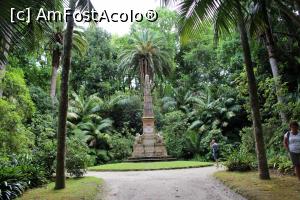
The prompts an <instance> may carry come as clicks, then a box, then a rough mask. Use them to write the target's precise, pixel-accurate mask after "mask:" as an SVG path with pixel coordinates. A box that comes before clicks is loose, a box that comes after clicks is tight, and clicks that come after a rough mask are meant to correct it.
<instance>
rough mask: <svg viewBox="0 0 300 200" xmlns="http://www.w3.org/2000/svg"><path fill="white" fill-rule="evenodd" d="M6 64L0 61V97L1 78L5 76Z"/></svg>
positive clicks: (1, 94)
mask: <svg viewBox="0 0 300 200" xmlns="http://www.w3.org/2000/svg"><path fill="white" fill-rule="evenodd" d="M5 68H6V64H5V63H3V62H1V61H0V98H2V96H3V89H4V88H3V83H2V82H3V79H4V76H5Z"/></svg>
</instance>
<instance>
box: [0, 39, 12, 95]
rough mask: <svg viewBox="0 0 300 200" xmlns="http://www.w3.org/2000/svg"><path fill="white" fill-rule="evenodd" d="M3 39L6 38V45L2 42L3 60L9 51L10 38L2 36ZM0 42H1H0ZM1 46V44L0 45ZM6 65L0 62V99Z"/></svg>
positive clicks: (4, 62)
mask: <svg viewBox="0 0 300 200" xmlns="http://www.w3.org/2000/svg"><path fill="white" fill-rule="evenodd" d="M4 37H6V38H5V39H6V43H5V41H3V42H4V44H3V47H4V48H3V55H4V57H5V58H7V55H8V51H9V49H10V41H11V39H10V38H11V37H10V36H4ZM0 42H1V41H0ZM0 44H1V43H0ZM6 65H7V63H6V61H2V62H1V61H0V98H2V96H3V89H4V88H3V83H2V82H3V79H4V76H5V69H6Z"/></svg>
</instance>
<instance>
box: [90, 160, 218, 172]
mask: <svg viewBox="0 0 300 200" xmlns="http://www.w3.org/2000/svg"><path fill="white" fill-rule="evenodd" d="M212 165H213V164H212V163H209V162H198V161H169V162H138V163H129V162H128V163H126V162H124V163H115V164H106V165H100V166H94V167H90V168H89V170H91V171H144V170H162V169H181V168H197V167H206V166H212Z"/></svg>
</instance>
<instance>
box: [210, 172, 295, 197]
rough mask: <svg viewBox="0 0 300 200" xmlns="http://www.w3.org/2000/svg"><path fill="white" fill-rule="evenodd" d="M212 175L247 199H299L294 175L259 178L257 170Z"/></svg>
mask: <svg viewBox="0 0 300 200" xmlns="http://www.w3.org/2000/svg"><path fill="white" fill-rule="evenodd" d="M214 176H215V177H216V178H217V179H219V180H221V181H222V182H224V184H225V185H227V186H229V187H230V188H232V189H233V190H235V191H236V192H237V193H239V194H241V195H242V196H244V197H246V198H247V199H249V200H270V199H272V200H292V199H294V200H296V199H300V182H299V181H298V179H297V178H296V177H292V176H280V175H277V174H271V180H260V179H259V178H258V173H257V172H224V171H222V172H217V173H215V174H214Z"/></svg>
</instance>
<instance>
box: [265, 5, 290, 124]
mask: <svg viewBox="0 0 300 200" xmlns="http://www.w3.org/2000/svg"><path fill="white" fill-rule="evenodd" d="M262 9H263V15H264V16H263V18H264V21H265V23H266V25H267V27H266V30H265V35H266V37H265V40H266V42H265V43H266V47H267V51H268V54H269V62H270V65H271V69H272V74H273V78H274V85H275V90H276V96H277V101H278V103H279V104H281V105H284V100H283V96H282V95H281V94H280V87H281V80H280V76H279V70H278V64H277V60H278V58H277V55H276V44H275V41H274V39H273V34H272V31H271V25H270V22H269V16H268V11H267V8H266V5H265V2H262ZM279 115H280V118H281V121H282V124H286V123H287V116H286V114H285V113H284V111H282V110H280V111H279Z"/></svg>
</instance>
